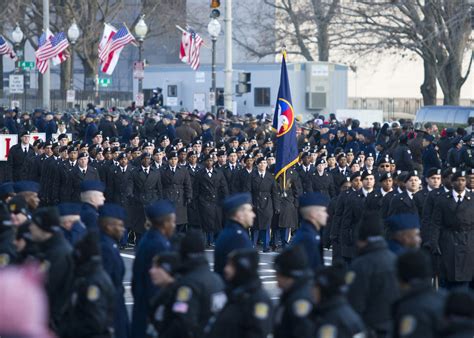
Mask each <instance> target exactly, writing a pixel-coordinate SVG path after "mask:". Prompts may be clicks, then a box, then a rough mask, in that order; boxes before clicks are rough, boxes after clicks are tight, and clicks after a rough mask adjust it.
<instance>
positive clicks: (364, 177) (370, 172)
mask: <svg viewBox="0 0 474 338" xmlns="http://www.w3.org/2000/svg"><path fill="white" fill-rule="evenodd" d="M368 176H374V172H373V170H364V171H363V172H362V175H361V177H362V180H365V179H366V178H367V177H368Z"/></svg>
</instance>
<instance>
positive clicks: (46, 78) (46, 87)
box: [42, 0, 51, 110]
mask: <svg viewBox="0 0 474 338" xmlns="http://www.w3.org/2000/svg"><path fill="white" fill-rule="evenodd" d="M48 29H49V0H43V30H44V31H45V32H47V31H48ZM46 62H48V63H49V60H48V61H46ZM42 80H43V108H44V109H46V110H49V108H50V100H51V97H50V84H51V83H50V72H49V67H48V69H47V70H46V72H45V73H44V74H43V77H42Z"/></svg>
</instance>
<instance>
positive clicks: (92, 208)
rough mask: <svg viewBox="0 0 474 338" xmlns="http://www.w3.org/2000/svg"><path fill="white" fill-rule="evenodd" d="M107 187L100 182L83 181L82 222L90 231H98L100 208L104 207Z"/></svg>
mask: <svg viewBox="0 0 474 338" xmlns="http://www.w3.org/2000/svg"><path fill="white" fill-rule="evenodd" d="M104 191H105V186H104V184H103V183H102V182H100V181H83V182H82V183H81V201H82V206H81V213H80V216H81V221H82V222H83V223H84V224H85V226H86V228H87V229H88V230H97V229H98V226H97V218H98V216H99V213H98V210H99V207H100V206H102V205H104V202H105V197H104Z"/></svg>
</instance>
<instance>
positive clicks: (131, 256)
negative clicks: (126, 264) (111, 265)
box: [120, 253, 135, 259]
mask: <svg viewBox="0 0 474 338" xmlns="http://www.w3.org/2000/svg"><path fill="white" fill-rule="evenodd" d="M120 256H122V257H125V258H130V259H135V256H134V255H129V254H124V253H120Z"/></svg>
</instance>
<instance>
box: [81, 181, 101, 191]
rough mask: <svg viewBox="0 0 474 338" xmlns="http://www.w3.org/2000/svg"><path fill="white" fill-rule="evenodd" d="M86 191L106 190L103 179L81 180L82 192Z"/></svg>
mask: <svg viewBox="0 0 474 338" xmlns="http://www.w3.org/2000/svg"><path fill="white" fill-rule="evenodd" d="M86 191H100V192H104V191H105V186H104V183H102V182H101V181H93V180H85V181H82V182H81V192H86Z"/></svg>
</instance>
